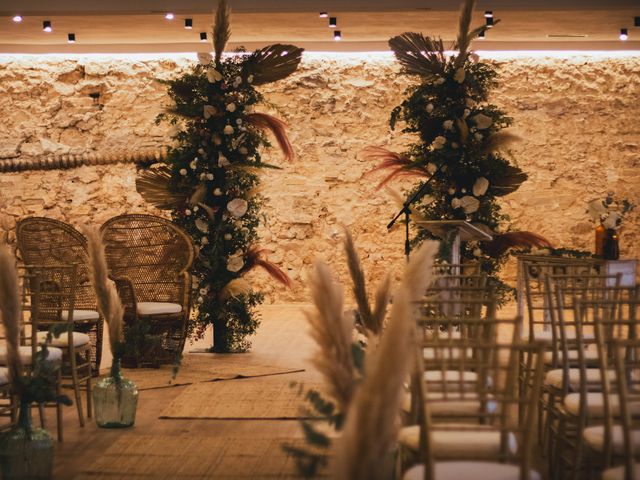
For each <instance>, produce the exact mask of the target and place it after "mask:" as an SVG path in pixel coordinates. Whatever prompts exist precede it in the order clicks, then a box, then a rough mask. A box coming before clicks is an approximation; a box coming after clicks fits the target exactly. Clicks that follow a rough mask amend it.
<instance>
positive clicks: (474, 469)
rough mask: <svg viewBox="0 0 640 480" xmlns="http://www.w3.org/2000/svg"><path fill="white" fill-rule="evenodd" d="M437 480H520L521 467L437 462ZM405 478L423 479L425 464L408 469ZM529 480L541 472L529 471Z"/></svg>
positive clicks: (538, 478) (536, 477) (538, 477)
mask: <svg viewBox="0 0 640 480" xmlns="http://www.w3.org/2000/svg"><path fill="white" fill-rule="evenodd" d="M434 473H435V478H436V480H454V479H455V480H467V479H469V480H478V479H491V480H518V479H519V478H520V467H519V466H518V465H509V464H506V463H494V462H437V463H436V464H435V468H434ZM402 478H403V480H423V479H424V465H416V466H414V467H411V468H410V469H409V470H407V471H406V473H405V474H404V476H403V477H402ZM529 480H540V474H539V473H538V472H536V471H534V470H531V471H530V472H529Z"/></svg>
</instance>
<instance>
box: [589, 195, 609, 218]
mask: <svg viewBox="0 0 640 480" xmlns="http://www.w3.org/2000/svg"><path fill="white" fill-rule="evenodd" d="M588 212H589V215H591V218H593V220H594V221H596V222H599V221H600V219H601V218H602V216H603V215H606V214H607V207H606V205H605V204H604V202H603V201H602V200H599V199H598V200H591V201H590V202H589V204H588Z"/></svg>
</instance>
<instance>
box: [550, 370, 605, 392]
mask: <svg viewBox="0 0 640 480" xmlns="http://www.w3.org/2000/svg"><path fill="white" fill-rule="evenodd" d="M607 375H608V377H609V380H615V378H616V372H615V370H608V371H607ZM563 376H564V373H563V370H562V369H561V368H557V369H555V370H549V371H548V372H547V374H546V375H545V377H544V383H545V385H548V386H551V387H554V388H562V379H563ZM586 378H587V383H593V384H599V383H600V381H601V378H600V369H599V368H587V370H586ZM569 386H570V387H571V388H573V389H578V388H579V387H580V369H579V368H570V369H569Z"/></svg>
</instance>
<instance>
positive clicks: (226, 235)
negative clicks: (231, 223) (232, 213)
mask: <svg viewBox="0 0 640 480" xmlns="http://www.w3.org/2000/svg"><path fill="white" fill-rule="evenodd" d="M231 238H232V236H231V234H230V233H225V234H224V239H225V240H231Z"/></svg>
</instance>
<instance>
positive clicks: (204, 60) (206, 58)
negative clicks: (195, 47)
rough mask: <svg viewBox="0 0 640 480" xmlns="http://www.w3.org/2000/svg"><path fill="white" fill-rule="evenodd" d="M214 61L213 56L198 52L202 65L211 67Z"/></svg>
mask: <svg viewBox="0 0 640 480" xmlns="http://www.w3.org/2000/svg"><path fill="white" fill-rule="evenodd" d="M212 60H213V56H212V55H211V54H210V53H205V52H198V62H199V63H200V65H209V64H210V63H211V61H212Z"/></svg>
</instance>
